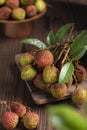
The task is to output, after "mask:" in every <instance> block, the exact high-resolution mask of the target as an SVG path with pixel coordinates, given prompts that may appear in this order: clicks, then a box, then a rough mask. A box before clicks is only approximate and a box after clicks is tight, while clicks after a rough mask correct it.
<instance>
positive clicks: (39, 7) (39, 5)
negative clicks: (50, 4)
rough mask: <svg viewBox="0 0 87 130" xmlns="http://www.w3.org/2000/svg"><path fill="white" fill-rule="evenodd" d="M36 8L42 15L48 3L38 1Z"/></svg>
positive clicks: (41, 0) (42, 0)
mask: <svg viewBox="0 0 87 130" xmlns="http://www.w3.org/2000/svg"><path fill="white" fill-rule="evenodd" d="M35 6H36V8H37V11H38V12H39V13H40V12H42V11H44V10H45V9H46V3H45V1H44V0H36V2H35Z"/></svg>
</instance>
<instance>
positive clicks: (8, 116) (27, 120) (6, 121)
mask: <svg viewBox="0 0 87 130" xmlns="http://www.w3.org/2000/svg"><path fill="white" fill-rule="evenodd" d="M5 105H6V104H5ZM20 121H21V122H22V124H23V125H24V127H25V128H27V129H30V130H31V129H34V128H36V127H37V126H38V124H39V115H38V114H37V113H36V112H33V111H30V110H27V107H26V106H25V105H23V104H22V103H19V102H12V103H11V106H10V107H9V110H5V111H4V112H3V113H2V115H1V124H2V126H3V127H4V128H5V129H7V130H12V129H14V128H15V127H16V126H17V125H18V124H19V122H20Z"/></svg>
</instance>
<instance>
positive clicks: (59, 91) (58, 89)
mask: <svg viewBox="0 0 87 130" xmlns="http://www.w3.org/2000/svg"><path fill="white" fill-rule="evenodd" d="M50 92H51V94H52V96H53V97H55V98H57V99H62V98H64V97H65V96H66V95H67V86H66V85H65V84H63V85H60V84H58V83H55V84H53V85H51V88H50Z"/></svg>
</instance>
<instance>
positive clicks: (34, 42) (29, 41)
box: [21, 39, 47, 49]
mask: <svg viewBox="0 0 87 130" xmlns="http://www.w3.org/2000/svg"><path fill="white" fill-rule="evenodd" d="M21 43H26V44H31V45H34V46H36V47H38V48H40V49H45V48H47V46H46V45H45V44H44V43H43V42H42V41H40V40H38V39H25V40H22V41H21Z"/></svg>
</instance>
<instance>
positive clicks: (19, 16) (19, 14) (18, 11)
mask: <svg viewBox="0 0 87 130" xmlns="http://www.w3.org/2000/svg"><path fill="white" fill-rule="evenodd" d="M25 17H26V12H25V10H24V9H23V8H15V9H13V11H12V19H14V20H23V19H25Z"/></svg>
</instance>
